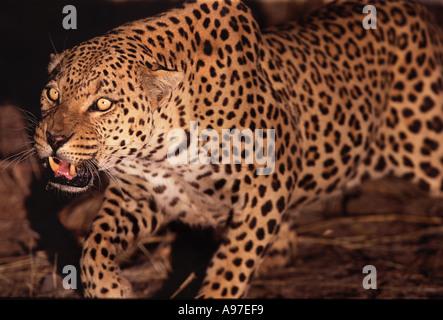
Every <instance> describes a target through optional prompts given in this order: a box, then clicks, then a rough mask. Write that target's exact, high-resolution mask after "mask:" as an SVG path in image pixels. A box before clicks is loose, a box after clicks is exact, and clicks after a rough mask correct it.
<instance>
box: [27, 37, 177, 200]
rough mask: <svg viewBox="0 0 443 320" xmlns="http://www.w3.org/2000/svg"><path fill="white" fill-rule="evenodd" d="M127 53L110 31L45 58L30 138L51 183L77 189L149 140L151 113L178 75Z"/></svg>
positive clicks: (165, 99)
mask: <svg viewBox="0 0 443 320" xmlns="http://www.w3.org/2000/svg"><path fill="white" fill-rule="evenodd" d="M133 56H134V55H133V54H132V52H131V47H130V46H128V45H127V44H126V43H125V42H124V40H118V39H112V38H111V37H102V38H95V39H92V40H90V41H88V42H85V43H83V44H81V45H79V46H77V47H74V48H73V49H70V50H66V51H65V52H63V53H61V54H57V55H52V56H51V62H50V64H49V67H48V71H49V81H48V83H47V85H46V86H45V88H44V89H43V92H42V95H41V110H42V120H41V121H40V123H39V124H38V127H37V128H36V133H35V136H34V140H35V147H36V150H37V154H38V156H39V158H40V159H41V161H42V163H43V165H44V166H45V167H46V168H47V171H48V173H49V184H50V185H51V186H52V187H55V188H58V189H61V190H63V191H67V192H82V191H84V190H86V189H88V188H89V187H90V186H91V185H92V184H93V181H94V177H95V176H97V175H98V172H99V171H109V170H112V168H114V167H115V166H116V165H118V164H119V163H121V162H123V161H127V160H128V159H131V158H134V157H137V156H140V154H141V152H140V151H141V150H143V149H145V148H146V146H148V144H149V140H150V137H151V135H152V128H153V122H154V120H153V113H154V112H155V110H157V109H158V108H159V106H162V105H164V104H167V103H168V101H169V100H170V99H171V93H172V92H173V91H174V90H176V88H177V86H178V85H179V83H180V82H181V80H182V79H183V75H182V73H181V72H178V71H173V70H167V69H165V68H163V67H162V66H160V65H159V64H156V63H151V62H152V60H151V62H148V61H149V59H147V58H146V57H147V56H146V55H145V56H144V57H143V56H142V55H140V56H139V57H137V58H133Z"/></svg>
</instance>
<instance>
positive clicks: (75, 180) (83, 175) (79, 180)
mask: <svg viewBox="0 0 443 320" xmlns="http://www.w3.org/2000/svg"><path fill="white" fill-rule="evenodd" d="M43 166H44V167H46V168H48V169H49V168H50V169H51V170H48V174H49V180H50V184H52V185H54V186H55V187H58V188H60V189H66V190H67V191H74V192H75V191H78V192H79V191H82V190H83V189H85V188H87V187H89V186H90V185H91V184H92V180H93V176H92V174H91V172H90V171H89V170H86V168H84V167H76V166H74V165H73V164H71V163H69V162H67V161H64V160H62V159H59V158H56V157H48V158H46V159H45V160H44V162H43ZM65 187H67V188H65ZM76 188H78V189H80V190H76Z"/></svg>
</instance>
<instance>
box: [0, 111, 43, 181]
mask: <svg viewBox="0 0 443 320" xmlns="http://www.w3.org/2000/svg"><path fill="white" fill-rule="evenodd" d="M0 113H1V116H0V173H2V172H4V171H5V170H7V169H10V168H11V167H12V169H13V171H15V169H16V167H17V165H18V164H21V163H23V162H26V161H29V162H30V164H31V166H32V169H33V171H34V173H36V174H37V175H39V170H38V168H37V164H36V156H37V150H36V148H35V147H34V145H33V142H32V141H33V131H34V128H35V127H36V126H37V124H38V120H37V118H36V117H35V116H34V114H32V113H31V112H29V111H27V110H24V109H21V108H17V107H15V106H3V107H2V108H1V109H0Z"/></svg>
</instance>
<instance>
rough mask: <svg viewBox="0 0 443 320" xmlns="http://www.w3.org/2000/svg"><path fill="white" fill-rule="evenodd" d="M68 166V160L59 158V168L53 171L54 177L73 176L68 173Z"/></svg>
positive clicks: (70, 177) (68, 177)
mask: <svg viewBox="0 0 443 320" xmlns="http://www.w3.org/2000/svg"><path fill="white" fill-rule="evenodd" d="M59 160H60V159H59ZM69 167H70V164H69V163H68V162H66V161H63V160H60V168H59V169H58V170H57V172H56V173H55V176H56V177H61V176H65V178H66V179H68V180H71V179H72V178H74V177H73V176H71V174H70V173H69Z"/></svg>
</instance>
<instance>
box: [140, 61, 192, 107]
mask: <svg viewBox="0 0 443 320" xmlns="http://www.w3.org/2000/svg"><path fill="white" fill-rule="evenodd" d="M183 78H184V73H183V72H181V71H174V70H164V69H157V70H152V69H148V68H145V67H141V68H140V70H139V79H140V82H141V87H142V88H143V90H144V91H145V93H146V95H147V96H148V98H149V100H150V101H151V104H152V106H153V108H158V107H159V106H161V104H162V102H163V101H164V100H165V99H166V98H167V97H169V96H170V95H171V93H172V92H173V91H174V90H175V89H176V88H177V87H178V85H179V84H180V82H182V81H183Z"/></svg>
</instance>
